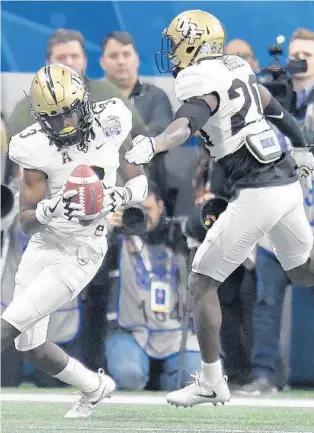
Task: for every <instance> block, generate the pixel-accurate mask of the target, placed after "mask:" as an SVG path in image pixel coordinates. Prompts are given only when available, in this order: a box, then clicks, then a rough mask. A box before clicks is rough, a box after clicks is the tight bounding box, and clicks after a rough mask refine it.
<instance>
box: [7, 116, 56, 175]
mask: <svg viewBox="0 0 314 433" xmlns="http://www.w3.org/2000/svg"><path fill="white" fill-rule="evenodd" d="M46 146H49V139H48V137H47V136H46V135H45V134H44V133H43V132H42V131H41V129H40V125H39V124H38V123H34V124H33V125H31V126H29V127H28V128H26V129H24V130H23V131H22V132H20V133H19V134H16V135H14V136H13V137H12V138H11V140H10V143H9V158H10V159H11V160H12V161H13V162H15V163H16V164H18V165H19V166H20V167H23V168H28V169H36V170H42V169H43V167H44V162H45V161H44V155H46V153H45V147H46Z"/></svg>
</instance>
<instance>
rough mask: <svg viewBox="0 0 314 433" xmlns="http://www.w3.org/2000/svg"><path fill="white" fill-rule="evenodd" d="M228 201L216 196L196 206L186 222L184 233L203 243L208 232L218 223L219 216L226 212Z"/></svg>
mask: <svg viewBox="0 0 314 433" xmlns="http://www.w3.org/2000/svg"><path fill="white" fill-rule="evenodd" d="M227 206H228V200H227V199H226V198H224V197H219V196H216V197H214V198H212V199H210V200H207V201H206V202H204V203H203V204H201V205H195V206H194V208H193V210H192V212H191V214H190V215H189V216H188V218H187V219H186V221H185V224H184V227H183V231H184V234H185V235H186V236H189V237H190V238H193V239H195V240H197V241H198V242H203V240H204V238H205V236H206V233H207V231H208V230H209V229H210V228H211V227H212V226H213V224H214V222H215V221H217V219H218V217H219V215H220V214H221V213H222V212H224V211H225V210H226V208H227Z"/></svg>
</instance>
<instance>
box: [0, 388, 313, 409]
mask: <svg viewBox="0 0 314 433" xmlns="http://www.w3.org/2000/svg"><path fill="white" fill-rule="evenodd" d="M76 400H77V395H75V394H50V393H49V394H38V393H24V392H23V393H19V392H14V393H11V392H10V393H7V392H4V393H1V394H0V401H11V402H38V403H72V402H74V401H76ZM103 403H104V404H147V405H148V404H152V405H165V404H167V402H166V400H165V398H164V397H163V396H160V395H159V396H154V395H134V394H131V395H128V394H116V395H114V396H113V397H112V398H111V399H106V400H104V401H103ZM227 405H228V406H246V407H293V408H294V407H295V408H314V398H313V399H309V398H302V399H294V398H289V399H288V398H250V397H246V398H240V397H234V398H232V400H231V401H230V403H227Z"/></svg>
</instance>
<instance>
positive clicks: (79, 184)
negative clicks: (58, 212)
mask: <svg viewBox="0 0 314 433" xmlns="http://www.w3.org/2000/svg"><path fill="white" fill-rule="evenodd" d="M73 189H75V190H77V191H78V194H76V195H75V196H74V197H72V199H71V201H72V202H74V203H79V204H81V205H83V207H84V211H85V216H84V217H80V222H81V223H82V224H83V225H88V224H89V223H90V222H91V221H92V220H93V219H94V218H95V217H97V215H98V214H99V212H100V211H101V210H102V205H103V185H102V183H101V181H100V180H99V178H98V176H97V174H96V173H95V172H94V170H93V169H92V168H91V167H89V166H88V165H79V166H78V167H76V168H75V169H74V170H73V171H72V173H71V174H70V176H69V177H68V180H67V182H66V184H65V191H69V190H73Z"/></svg>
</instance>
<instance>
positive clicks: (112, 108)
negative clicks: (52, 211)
mask: <svg viewBox="0 0 314 433" xmlns="http://www.w3.org/2000/svg"><path fill="white" fill-rule="evenodd" d="M93 112H94V116H93V117H94V120H93V125H92V128H93V131H94V133H95V138H94V139H92V138H90V139H89V141H88V150H87V151H86V152H84V151H82V150H79V149H78V147H77V146H75V145H73V146H69V147H67V148H64V149H62V150H60V151H58V149H57V147H56V146H55V145H54V144H53V143H52V142H50V140H49V138H48V137H47V135H46V134H45V133H43V132H42V131H41V128H40V124H39V123H35V124H33V125H31V126H29V127H28V128H26V129H24V130H23V131H22V132H21V133H19V134H17V135H15V136H13V137H12V139H11V142H10V145H9V157H10V159H11V160H12V161H14V162H15V163H17V164H18V165H19V166H20V167H22V168H26V169H36V170H40V171H42V172H44V173H45V174H46V175H47V182H48V188H49V195H48V196H47V197H53V196H55V195H56V194H58V193H59V191H60V190H61V188H62V187H63V186H64V184H65V183H66V181H67V179H68V177H69V175H70V174H71V172H72V171H73V170H74V169H75V168H76V167H77V166H79V165H81V164H86V165H89V166H97V167H100V168H103V170H104V179H103V183H104V184H105V186H106V187H112V186H114V185H115V184H116V175H117V169H118V168H119V149H120V146H121V145H122V143H123V142H124V141H125V139H126V138H127V136H128V134H129V133H130V131H131V129H132V113H131V111H130V110H129V109H128V108H127V107H126V106H125V105H124V103H123V102H122V101H121V100H120V99H117V98H112V99H109V100H107V101H101V102H97V103H96V104H94V106H93ZM44 232H46V234H47V235H48V234H49V233H50V234H52V235H55V236H58V237H60V238H65V240H66V242H71V241H73V240H74V241H77V240H80V239H81V240H83V241H84V242H87V243H89V244H91V245H92V246H93V247H96V246H97V245H96V244H97V243H99V242H101V238H103V237H104V236H105V235H106V233H107V225H106V221H105V218H104V217H103V216H99V217H97V218H95V219H94V220H92V222H91V223H90V224H89V225H88V226H82V225H81V224H79V223H78V222H73V221H68V220H67V219H65V218H54V219H53V220H52V222H51V223H50V224H48V225H47V226H45V227H44ZM73 235H74V237H73Z"/></svg>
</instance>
